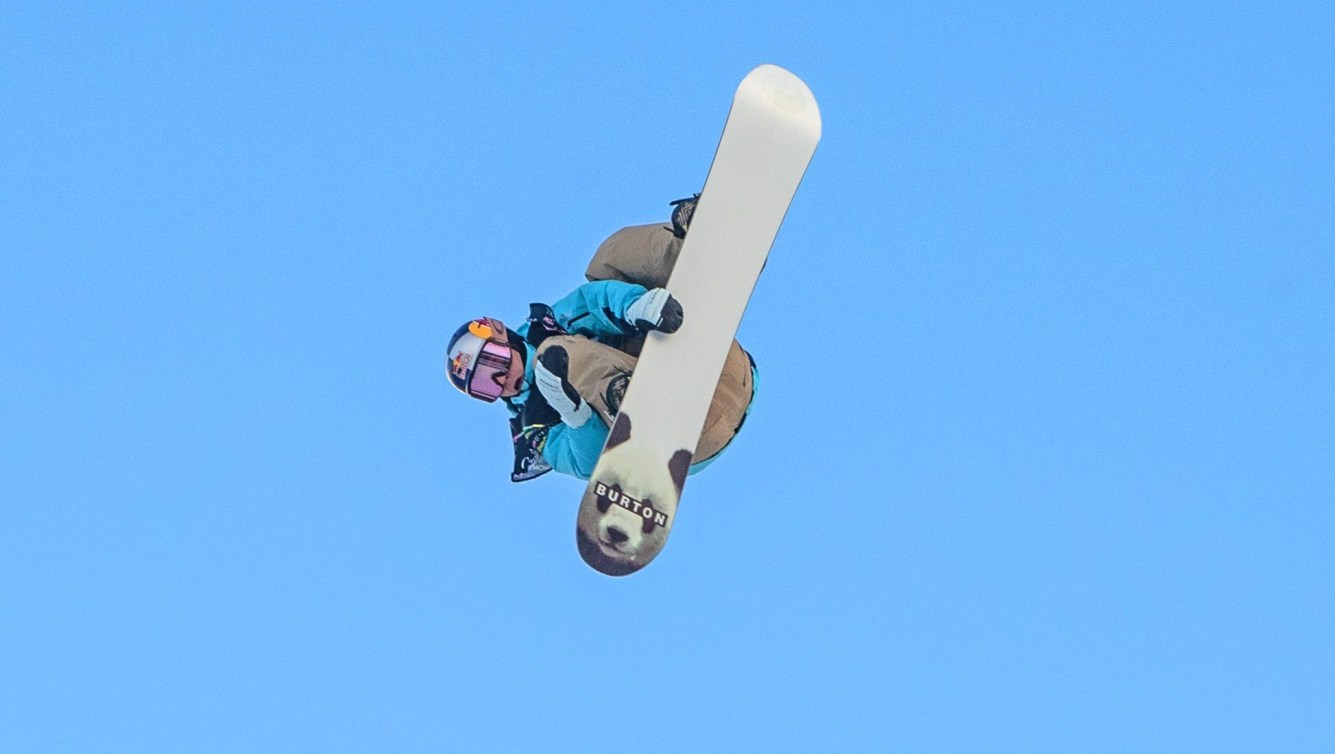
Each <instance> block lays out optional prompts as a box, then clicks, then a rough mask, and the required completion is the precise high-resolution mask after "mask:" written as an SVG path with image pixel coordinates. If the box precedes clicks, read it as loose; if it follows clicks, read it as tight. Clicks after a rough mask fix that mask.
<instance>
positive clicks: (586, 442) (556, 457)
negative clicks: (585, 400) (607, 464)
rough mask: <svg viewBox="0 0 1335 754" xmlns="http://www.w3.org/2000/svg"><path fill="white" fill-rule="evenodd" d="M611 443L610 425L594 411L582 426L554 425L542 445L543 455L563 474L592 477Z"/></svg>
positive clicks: (581, 477) (585, 477) (582, 477)
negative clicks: (609, 439)
mask: <svg viewBox="0 0 1335 754" xmlns="http://www.w3.org/2000/svg"><path fill="white" fill-rule="evenodd" d="M605 442H607V425H606V424H603V420H602V417H600V416H598V414H596V413H595V414H594V415H593V416H592V417H590V418H589V420H588V421H586V422H584V424H582V425H580V426H578V427H570V426H567V425H565V424H555V425H552V428H551V430H549V431H548V432H547V441H546V443H545V444H544V445H543V447H542V457H543V458H544V459H545V460H546V461H547V463H549V464H551V465H552V468H553V469H555V470H556V471H559V472H561V473H562V474H568V475H570V476H574V477H579V478H580V479H588V478H589V477H590V476H592V475H593V467H594V466H595V465H596V464H597V463H598V456H599V455H600V454H601V453H602V452H603V443H605Z"/></svg>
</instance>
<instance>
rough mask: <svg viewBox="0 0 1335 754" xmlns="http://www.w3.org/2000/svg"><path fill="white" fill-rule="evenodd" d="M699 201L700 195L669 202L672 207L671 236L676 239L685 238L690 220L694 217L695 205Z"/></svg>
mask: <svg viewBox="0 0 1335 754" xmlns="http://www.w3.org/2000/svg"><path fill="white" fill-rule="evenodd" d="M699 201H700V195H699V194H695V195H694V196H690V197H687V198H685V199H678V200H677V201H675V202H670V204H671V205H672V235H674V236H676V237H677V238H685V237H686V229H687V228H689V227H691V218H692V217H694V216H695V205H696V204H697V203H698V202H699Z"/></svg>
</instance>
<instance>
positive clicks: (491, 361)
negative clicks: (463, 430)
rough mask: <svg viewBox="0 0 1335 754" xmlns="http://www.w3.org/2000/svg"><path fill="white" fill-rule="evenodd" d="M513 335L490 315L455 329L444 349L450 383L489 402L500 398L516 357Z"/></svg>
mask: <svg viewBox="0 0 1335 754" xmlns="http://www.w3.org/2000/svg"><path fill="white" fill-rule="evenodd" d="M511 337H512V336H511V333H510V331H509V330H507V329H506V328H505V325H504V324H502V323H501V321H500V320H499V319H492V318H490V317H483V318H481V319H475V320H472V321H470V322H467V323H465V324H464V325H463V326H462V327H460V328H459V329H458V330H455V331H454V335H453V336H452V337H451V338H450V344H449V346H448V347H447V348H446V349H445V374H446V376H448V377H449V378H450V383H451V384H453V385H454V386H455V387H456V388H459V391H460V392H462V393H463V394H464V395H471V396H472V397H474V398H477V399H479V400H483V401H486V402H487V403H491V402H492V401H494V400H496V399H497V398H499V397H501V391H502V390H503V389H504V383H505V379H506V377H508V376H509V374H510V364H511V363H512V361H513V360H514V354H515V351H514V349H513V348H512V342H511ZM521 347H522V344H521Z"/></svg>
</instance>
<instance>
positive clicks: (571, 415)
mask: <svg viewBox="0 0 1335 754" xmlns="http://www.w3.org/2000/svg"><path fill="white" fill-rule="evenodd" d="M569 371H570V356H569V355H567V354H566V349H564V348H562V347H560V346H555V345H554V346H552V347H551V348H548V349H547V350H546V351H543V352H542V356H540V357H539V358H538V361H537V363H536V364H534V365H533V381H534V382H535V383H537V385H538V391H539V392H541V393H542V397H544V398H546V399H547V403H548V404H549V405H551V407H552V408H554V409H556V413H558V414H560V415H561V421H562V422H563V423H564V424H565V425H566V426H567V427H571V428H574V427H582V426H584V422H587V421H588V420H589V417H590V416H592V415H593V409H592V408H590V407H589V403H588V401H585V400H582V399H581V398H580V397H579V393H578V392H576V391H575V386H574V385H571V384H570V381H569V380H567V379H566V374H567V373H568V372H569Z"/></svg>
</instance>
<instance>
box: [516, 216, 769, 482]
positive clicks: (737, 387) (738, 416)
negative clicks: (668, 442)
mask: <svg viewBox="0 0 1335 754" xmlns="http://www.w3.org/2000/svg"><path fill="white" fill-rule="evenodd" d="M681 244H682V241H681V239H679V238H677V237H676V236H674V235H673V234H672V226H671V225H666V224H658V225H634V226H631V227H629V228H622V229H621V230H619V231H617V232H616V233H613V234H612V235H611V236H610V237H609V238H608V239H607V240H606V241H604V242H603V244H602V245H601V246H599V247H598V251H597V252H596V253H595V254H594V255H593V260H592V261H591V262H589V267H588V269H587V270H586V271H585V273H584V276H585V277H586V278H588V279H589V280H590V281H594V280H622V281H625V282H628V283H636V284H638V285H642V286H644V287H645V288H662V287H665V286H666V285H667V281H668V277H669V276H670V275H671V274H672V267H673V265H675V264H676V263H677V255H678V254H680V253H681ZM685 315H686V316H687V317H689V316H691V313H690V312H686V313H685ZM641 342H642V341H638V340H631V341H630V342H626V343H624V344H620V345H621V346H622V348H621V349H618V348H613V347H612V346H609V345H604V344H602V343H597V342H594V341H592V340H589V339H588V338H583V337H580V336H576V335H564V336H562V335H557V336H552V337H550V338H548V339H547V340H545V341H543V343H542V346H541V347H540V348H539V349H538V353H539V354H541V353H542V351H543V349H545V348H547V347H548V346H549V345H553V344H560V345H561V346H563V347H565V349H566V352H567V353H568V354H569V355H570V372H569V376H568V377H569V380H570V384H572V385H573V386H574V387H575V390H577V391H578V392H579V394H580V395H581V396H582V397H583V398H584V399H585V400H587V401H588V402H589V405H591V406H593V409H594V410H595V411H597V412H598V414H599V415H600V416H601V417H602V418H603V421H604V422H606V423H607V425H608V426H609V427H610V426H611V425H612V419H613V418H615V417H616V413H615V412H613V411H612V410H611V408H610V407H609V405H608V397H609V395H610V391H612V390H613V389H615V388H616V387H618V383H624V382H625V381H626V380H627V379H628V378H629V376H630V374H631V372H633V371H634V370H635V361H636V357H635V356H634V355H632V354H638V353H639V352H640V349H639V346H640V344H641ZM621 387H624V384H622V385H621ZM753 388H754V384H753V382H752V374H751V358H750V357H749V356H748V355H747V354H746V351H744V350H743V349H742V346H741V344H740V343H738V342H737V341H736V340H734V341H733V342H732V347H731V348H730V349H729V350H728V358H727V359H726V360H725V361H724V363H723V373H722V375H720V377H719V382H718V387H717V388H715V389H714V399H713V401H712V402H711V403H710V404H709V413H708V414H707V415H706V416H705V426H704V429H703V430H701V432H700V442H699V444H697V445H696V447H695V454H694V460H695V462H696V463H699V462H701V461H705V460H708V459H710V458H713V457H714V456H715V455H717V454H718V453H719V451H721V450H723V448H724V447H725V446H727V444H728V443H729V442H731V441H732V438H733V436H734V435H736V434H737V430H738V428H740V427H741V425H742V420H743V419H744V418H746V411H747V409H748V408H750V406H751V397H752V392H753ZM614 402H616V401H614Z"/></svg>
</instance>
